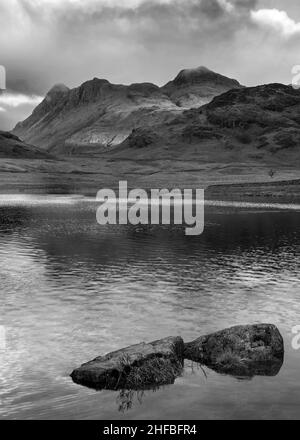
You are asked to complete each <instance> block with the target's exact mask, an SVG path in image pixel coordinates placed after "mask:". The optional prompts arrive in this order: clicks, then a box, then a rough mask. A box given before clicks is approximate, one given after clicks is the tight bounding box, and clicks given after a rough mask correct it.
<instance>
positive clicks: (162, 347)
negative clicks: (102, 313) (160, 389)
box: [71, 337, 184, 390]
mask: <svg viewBox="0 0 300 440" xmlns="http://www.w3.org/2000/svg"><path fill="white" fill-rule="evenodd" d="M183 354H184V342H183V340H182V338H180V337H169V338H166V339H162V340H159V341H154V342H151V343H149V344H146V343H144V342H143V343H141V344H137V345H133V346H130V347H127V348H124V349H121V350H118V351H115V352H112V353H109V354H107V355H105V356H100V357H97V358H96V359H94V360H93V361H91V362H88V363H86V364H83V365H82V366H81V367H79V368H77V369H75V370H74V371H73V373H72V374H71V377H72V379H73V381H74V382H75V383H78V384H81V385H85V386H88V387H91V388H95V389H111V390H117V389H147V388H152V387H157V386H160V385H166V384H172V383H174V381H175V379H176V377H178V376H179V375H180V373H181V371H182V369H183Z"/></svg>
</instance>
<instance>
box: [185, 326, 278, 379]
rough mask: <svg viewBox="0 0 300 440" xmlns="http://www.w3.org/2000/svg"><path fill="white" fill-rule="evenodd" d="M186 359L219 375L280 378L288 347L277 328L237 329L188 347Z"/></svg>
mask: <svg viewBox="0 0 300 440" xmlns="http://www.w3.org/2000/svg"><path fill="white" fill-rule="evenodd" d="M184 356H185V358H186V359H190V360H192V361H195V362H199V363H201V364H204V365H206V366H208V367H211V368H212V369H213V370H215V371H217V372H218V373H225V374H232V375H238V376H254V375H276V374H277V373H278V371H279V370H280V368H281V366H282V363H283V358H284V344H283V338H282V336H281V334H280V332H279V330H278V329H277V327H276V326H275V325H271V324H257V325H246V326H236V327H231V328H228V329H225V330H222V331H219V332H217V333H213V334H211V335H206V336H201V337H200V338H198V339H196V340H195V341H193V342H190V343H187V344H185V353H184Z"/></svg>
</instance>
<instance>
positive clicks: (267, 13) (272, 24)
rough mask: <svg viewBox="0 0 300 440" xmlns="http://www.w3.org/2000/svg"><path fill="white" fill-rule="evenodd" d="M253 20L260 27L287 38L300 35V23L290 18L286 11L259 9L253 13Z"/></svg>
mask: <svg viewBox="0 0 300 440" xmlns="http://www.w3.org/2000/svg"><path fill="white" fill-rule="evenodd" d="M251 19H252V21H253V22H254V23H256V24H258V25H259V26H262V27H266V28H269V29H273V30H275V31H277V32H279V33H280V34H281V35H283V36H284V37H287V38H289V37H292V36H294V35H300V23H297V22H296V21H295V20H293V19H292V18H290V17H289V16H288V14H287V13H286V12H285V11H279V10H278V9H259V10H258V11H251Z"/></svg>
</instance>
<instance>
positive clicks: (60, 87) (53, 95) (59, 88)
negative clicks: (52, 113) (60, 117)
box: [45, 84, 70, 105]
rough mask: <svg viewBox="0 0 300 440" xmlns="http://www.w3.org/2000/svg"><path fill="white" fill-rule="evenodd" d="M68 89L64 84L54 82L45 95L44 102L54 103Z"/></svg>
mask: <svg viewBox="0 0 300 440" xmlns="http://www.w3.org/2000/svg"><path fill="white" fill-rule="evenodd" d="M69 91H70V89H69V87H67V86H66V85H65V84H55V85H54V86H53V87H52V88H51V89H50V90H49V92H48V93H47V95H46V98H45V99H46V102H47V103H48V104H52V105H55V104H56V103H57V102H58V101H59V100H60V99H61V98H62V97H63V96H65V95H66V94H67V93H68V92H69Z"/></svg>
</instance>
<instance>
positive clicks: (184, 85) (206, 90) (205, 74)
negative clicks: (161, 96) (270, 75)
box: [162, 67, 241, 108]
mask: <svg viewBox="0 0 300 440" xmlns="http://www.w3.org/2000/svg"><path fill="white" fill-rule="evenodd" d="M239 88H241V85H240V83H239V82H238V81H236V80H235V79H230V78H227V77H226V76H223V75H220V74H219V73H215V72H212V71H211V70H209V69H207V68H206V67H198V68H196V69H185V70H182V71H181V72H179V74H178V75H177V76H176V78H175V79H174V80H173V81H170V82H169V83H168V84H166V85H165V86H164V87H162V91H163V92H164V93H165V94H166V95H167V96H169V98H170V99H171V100H172V101H173V102H174V103H175V104H176V105H177V106H179V107H185V108H192V107H200V106H201V105H204V104H207V103H208V102H210V101H211V100H212V99H213V98H214V97H215V96H217V95H221V93H224V92H227V91H228V90H230V89H239Z"/></svg>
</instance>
